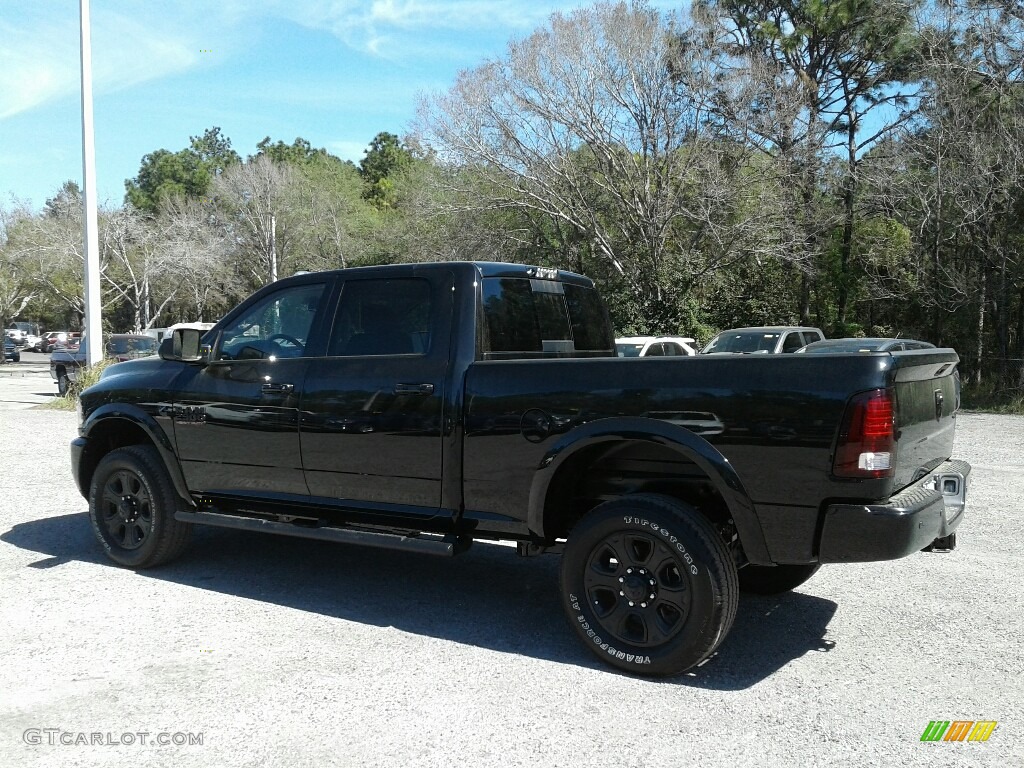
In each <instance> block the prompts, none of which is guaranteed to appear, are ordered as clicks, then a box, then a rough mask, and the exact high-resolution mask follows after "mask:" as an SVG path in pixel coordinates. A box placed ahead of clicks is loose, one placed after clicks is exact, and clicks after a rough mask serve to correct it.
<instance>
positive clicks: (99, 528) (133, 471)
mask: <svg viewBox="0 0 1024 768" xmlns="http://www.w3.org/2000/svg"><path fill="white" fill-rule="evenodd" d="M179 505H182V506H183V503H182V502H181V500H180V498H179V497H178V495H177V494H176V493H175V491H174V486H173V484H172V482H171V479H170V477H169V476H168V474H167V469H166V468H165V466H164V464H163V460H162V459H161V458H160V454H159V453H157V450H156V448H154V447H153V446H151V445H132V446H128V447H125V448H118V449H116V450H113V451H111V452H110V453H108V454H107V455H106V456H104V457H103V458H102V459H101V460H100V462H99V464H98V465H97V467H96V471H95V473H94V474H93V476H92V483H91V484H90V486H89V520H90V522H91V523H92V529H93V533H95V534H96V538H97V539H98V540H99V542H100V544H101V545H102V546H103V549H104V551H106V553H107V556H108V557H109V558H110V559H111V560H113V561H114V562H116V563H119V564H120V565H126V566H129V567H133V568H148V567H150V566H154V565H160V564H161V563H165V562H168V561H170V560H173V559H174V558H175V557H177V556H178V555H180V554H181V552H182V551H184V549H185V546H186V545H187V544H188V538H189V535H190V533H191V529H192V526H191V525H190V524H189V523H185V522H182V521H180V520H176V519H175V517H174V513H175V512H176V511H177V510H178V508H179Z"/></svg>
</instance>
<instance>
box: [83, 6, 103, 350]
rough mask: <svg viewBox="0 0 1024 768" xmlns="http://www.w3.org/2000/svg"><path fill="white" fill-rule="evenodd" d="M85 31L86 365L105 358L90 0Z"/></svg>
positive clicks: (84, 228)
mask: <svg viewBox="0 0 1024 768" xmlns="http://www.w3.org/2000/svg"><path fill="white" fill-rule="evenodd" d="M80 18H81V28H82V204H83V206H84V208H85V210H84V213H85V216H84V218H83V221H82V228H83V230H84V232H83V234H84V239H85V332H86V336H87V338H88V339H89V343H88V345H87V354H88V358H87V360H86V364H87V365H93V364H95V363H98V362H99V361H100V360H101V359H102V358H103V328H102V326H101V318H100V245H99V233H98V228H99V225H98V219H97V215H96V142H95V139H94V136H93V126H92V47H91V43H90V34H89V0H80Z"/></svg>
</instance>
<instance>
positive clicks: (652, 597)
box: [651, 592, 654, 600]
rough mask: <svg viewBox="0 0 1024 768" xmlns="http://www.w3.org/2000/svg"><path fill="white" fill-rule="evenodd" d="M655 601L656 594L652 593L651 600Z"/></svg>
mask: <svg viewBox="0 0 1024 768" xmlns="http://www.w3.org/2000/svg"><path fill="white" fill-rule="evenodd" d="M653 599H654V593H653V592H652V593H651V600H653Z"/></svg>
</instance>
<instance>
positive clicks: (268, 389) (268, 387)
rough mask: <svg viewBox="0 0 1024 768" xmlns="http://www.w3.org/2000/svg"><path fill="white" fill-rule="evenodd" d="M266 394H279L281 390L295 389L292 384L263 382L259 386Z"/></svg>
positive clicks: (289, 390)
mask: <svg viewBox="0 0 1024 768" xmlns="http://www.w3.org/2000/svg"><path fill="white" fill-rule="evenodd" d="M261 389H262V391H263V392H264V393H266V394H273V395H279V394H281V393H282V392H291V391H293V390H294V389H295V385H294V384H264V385H263V386H262V387H261Z"/></svg>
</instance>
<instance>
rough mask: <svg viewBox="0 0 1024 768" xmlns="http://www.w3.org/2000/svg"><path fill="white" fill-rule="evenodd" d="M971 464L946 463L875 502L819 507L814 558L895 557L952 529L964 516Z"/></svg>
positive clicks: (862, 559) (856, 559) (828, 560)
mask: <svg viewBox="0 0 1024 768" xmlns="http://www.w3.org/2000/svg"><path fill="white" fill-rule="evenodd" d="M970 475H971V465H970V464H968V463H967V462H965V461H947V462H945V463H943V464H941V465H940V466H938V467H936V468H935V469H934V470H933V471H932V472H931V473H929V474H928V475H926V476H925V477H923V478H921V479H920V480H918V481H917V482H916V483H914V484H913V485H910V486H908V487H906V488H904V489H903V490H902V491H900V492H899V493H897V494H896V495H895V496H893V497H892V498H891V499H889V500H888V501H886V502H883V503H881V504H833V505H830V506H829V507H828V508H827V509H826V510H825V519H824V524H823V527H822V531H821V545H820V547H819V552H818V560H819V562H822V563H856V562H871V561H875V560H895V559H897V558H900V557H906V556H907V555H910V554H913V553H914V552H918V551H920V550H922V549H924V548H925V547H927V546H928V545H929V544H931V543H932V542H933V541H935V540H936V539H938V538H942V537H945V536H949V535H950V534H951V533H953V532H954V531H955V530H956V528H957V526H958V525H960V521H961V520H962V519H963V516H964V507H965V501H966V495H967V486H968V482H969V480H970Z"/></svg>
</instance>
